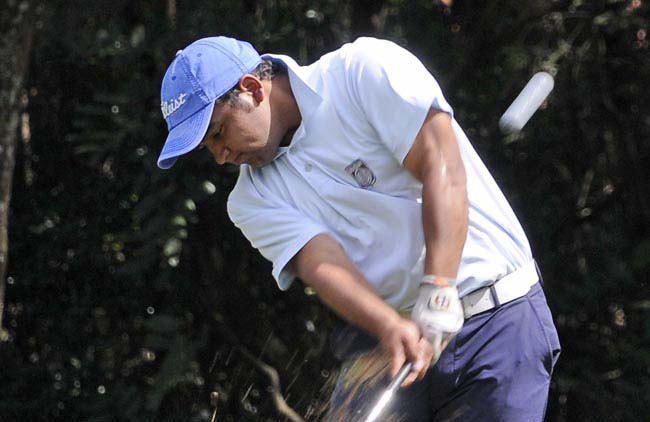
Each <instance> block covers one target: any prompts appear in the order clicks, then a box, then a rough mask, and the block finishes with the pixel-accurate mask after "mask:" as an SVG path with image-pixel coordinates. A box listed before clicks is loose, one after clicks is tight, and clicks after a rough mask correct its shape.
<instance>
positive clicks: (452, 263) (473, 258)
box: [158, 37, 560, 422]
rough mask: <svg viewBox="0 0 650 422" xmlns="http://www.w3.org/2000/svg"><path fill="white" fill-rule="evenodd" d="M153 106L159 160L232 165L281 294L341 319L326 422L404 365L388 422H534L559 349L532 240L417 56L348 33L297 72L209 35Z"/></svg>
mask: <svg viewBox="0 0 650 422" xmlns="http://www.w3.org/2000/svg"><path fill="white" fill-rule="evenodd" d="M161 109H162V113H163V115H164V117H165V119H166V121H167V125H168V128H169V136H168V137H167V140H166V142H165V145H164V147H163V149H162V152H161V154H160V157H159V159H158V165H159V166H160V167H161V168H164V169H165V168H169V167H171V166H172V165H173V164H174V162H175V161H176V160H177V158H178V157H179V156H181V155H183V154H186V153H189V152H190V151H193V150H195V149H198V148H204V149H206V150H208V151H209V152H210V153H211V154H212V156H213V157H214V160H215V161H216V162H217V163H218V164H224V163H232V164H235V165H238V166H239V170H240V173H239V178H238V181H237V184H236V186H235V187H234V189H233V191H232V193H231V194H230V196H229V199H228V213H229V216H230V218H231V219H232V221H233V222H234V224H235V225H236V226H237V227H239V228H240V229H241V230H242V232H243V233H244V235H245V236H246V238H247V239H248V240H249V241H250V242H251V244H252V245H253V247H255V248H256V249H258V250H259V251H260V253H261V254H262V255H263V256H264V257H265V258H266V259H268V260H269V261H271V262H272V264H273V277H274V278H275V280H276V281H277V283H278V286H279V287H280V289H283V290H284V289H287V288H288V287H289V286H290V285H291V283H292V282H294V280H295V279H296V278H300V279H301V280H302V281H303V282H304V283H306V284H307V285H309V286H311V287H312V288H313V289H314V290H315V291H316V292H317V293H318V295H319V297H320V298H321V299H322V301H323V302H325V304H327V305H328V306H329V307H331V308H332V309H333V310H334V311H335V312H337V313H338V314H339V315H340V316H341V317H342V318H343V319H344V320H345V321H347V322H348V323H349V325H347V326H346V327H343V328H341V329H340V330H337V332H336V333H335V334H334V336H333V346H334V350H335V353H336V355H337V356H338V357H339V358H340V359H341V360H342V365H341V372H340V376H339V379H338V382H337V384H336V387H335V389H334V392H333V394H332V398H331V401H330V404H331V409H330V411H329V414H328V415H326V416H325V420H331V421H352V420H356V419H355V418H356V417H357V416H355V415H360V414H363V412H365V411H366V409H365V408H364V406H369V405H371V404H372V403H373V402H374V400H375V399H376V391H377V390H376V389H378V388H380V386H382V385H384V384H382V383H383V382H384V381H385V380H386V379H388V378H390V377H393V376H395V374H396V373H397V372H398V370H399V368H400V367H401V366H402V365H403V364H404V363H405V362H407V361H408V362H411V363H412V364H413V366H412V368H413V369H412V372H411V373H410V375H409V376H408V377H407V379H406V381H405V382H404V384H403V385H404V388H402V389H400V391H399V393H398V395H396V398H395V399H393V401H392V402H391V405H390V407H389V408H388V409H387V411H386V414H385V415H384V416H383V417H382V420H384V421H397V420H399V421H448V420H462V421H512V422H521V421H542V420H543V418H544V413H545V409H546V402H547V397H548V389H549V383H550V378H551V373H552V371H553V366H554V364H555V362H556V360H557V357H558V355H559V352H560V345H559V342H558V337H557V332H556V329H555V327H554V324H553V319H552V317H551V314H550V311H549V309H548V306H547V303H546V299H545V297H544V293H543V291H542V288H541V285H540V283H541V277H540V275H539V272H538V270H537V266H536V264H535V261H534V259H533V255H532V252H531V249H530V245H529V242H528V239H527V238H526V234H525V233H524V231H523V229H522V227H521V225H520V223H519V221H518V220H517V217H516V216H515V214H514V212H513V211H512V209H511V207H510V205H509V204H508V202H507V201H506V199H505V197H504V196H503V194H502V192H501V191H500V189H499V187H498V186H497V184H496V183H495V181H494V179H493V178H492V176H491V175H490V173H489V172H488V170H487V169H486V167H485V166H484V164H483V163H482V162H481V160H480V158H479V157H478V155H477V154H476V152H475V151H474V149H473V147H472V145H471V143H470V142H469V140H468V139H467V136H466V135H465V133H464V132H463V130H462V129H461V127H460V126H459V125H458V123H457V122H456V120H455V119H454V113H453V110H452V108H451V107H450V105H449V104H448V103H447V101H446V100H445V97H444V96H443V93H442V91H441V89H440V87H439V85H438V83H437V82H436V80H435V79H434V78H433V76H432V75H431V74H430V73H429V72H428V71H427V70H426V69H425V67H424V66H423V65H422V63H421V62H420V61H419V60H418V59H417V58H416V57H415V56H414V55H412V54H411V53H409V52H408V51H406V50H405V49H403V48H401V47H399V46H398V45H396V44H394V43H392V42H390V41H386V40H379V39H374V38H359V39H357V40H356V41H354V42H352V43H349V44H345V45H344V46H342V47H341V48H340V49H338V50H336V51H333V52H331V53H329V54H326V55H324V56H323V57H321V58H320V59H319V60H318V61H316V62H315V63H313V64H311V65H309V66H300V65H299V64H297V63H296V62H295V61H294V60H293V59H292V58H290V57H288V56H284V55H275V54H268V55H263V56H260V55H259V54H258V53H257V51H256V50H255V49H254V48H253V47H252V46H251V45H250V44H249V43H247V42H243V41H239V40H235V39H232V38H227V37H212V38H204V39H201V40H198V41H196V42H194V43H192V44H191V45H189V46H188V47H187V48H185V49H184V50H180V51H178V52H177V53H176V57H175V58H174V60H173V61H172V63H171V64H170V66H169V68H168V70H167V72H166V74H165V76H164V79H163V82H162V90H161ZM378 346H379V347H378Z"/></svg>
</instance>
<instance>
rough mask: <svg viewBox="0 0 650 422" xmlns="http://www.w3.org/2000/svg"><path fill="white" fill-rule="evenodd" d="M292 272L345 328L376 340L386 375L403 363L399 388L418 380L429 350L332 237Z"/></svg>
mask: <svg viewBox="0 0 650 422" xmlns="http://www.w3.org/2000/svg"><path fill="white" fill-rule="evenodd" d="M291 265H292V270H293V271H294V273H295V274H296V275H297V276H298V277H300V278H301V279H302V280H303V281H304V282H305V283H307V284H308V285H309V286H311V287H312V288H313V289H314V290H316V292H317V293H318V294H319V296H320V298H321V300H323V301H324V302H325V303H326V304H327V305H328V306H329V307H330V308H332V309H333V310H334V311H336V312H337V313H338V314H339V315H341V316H342V317H343V318H345V319H346V320H347V321H349V322H350V323H352V324H354V325H356V326H357V327H360V328H362V329H364V330H366V331H367V332H368V333H370V334H372V335H374V336H375V337H377V338H378V339H379V341H380V343H381V345H382V347H383V348H384V349H385V350H386V351H387V352H388V353H390V355H391V356H392V363H391V376H395V374H396V373H397V371H398V370H399V368H400V367H401V366H402V365H403V364H404V362H405V361H406V360H409V361H411V362H413V363H414V365H413V366H414V371H413V372H412V373H411V374H410V375H409V377H408V378H407V379H406V381H405V382H404V384H403V385H408V384H410V383H412V382H413V381H414V380H415V379H416V378H422V377H424V374H425V373H426V370H427V369H428V368H429V364H430V362H431V358H432V349H431V345H430V344H429V343H428V342H427V341H426V340H425V339H423V338H421V335H420V331H419V329H418V328H417V326H416V325H415V323H413V322H412V321H411V320H409V319H406V318H402V317H401V316H400V315H399V314H398V313H397V312H396V311H395V310H394V309H393V308H391V307H390V306H389V305H388V304H386V303H385V302H384V301H383V300H382V299H381V298H380V297H379V296H377V294H376V293H375V291H374V289H373V287H372V286H371V285H370V284H369V283H368V281H367V280H366V279H365V278H364V276H363V275H362V274H361V272H359V270H358V269H357V268H356V266H355V265H354V263H352V261H351V260H350V259H349V257H348V255H347V254H346V253H345V251H344V250H343V248H342V247H341V246H340V245H339V243H338V242H337V241H336V240H334V239H333V238H332V237H330V236H329V235H326V234H320V235H318V236H316V237H314V238H313V239H311V240H310V241H309V242H308V243H307V244H306V245H305V246H304V247H303V248H302V249H301V250H300V252H299V253H298V254H297V255H296V256H295V257H294V259H293V260H292V262H291Z"/></svg>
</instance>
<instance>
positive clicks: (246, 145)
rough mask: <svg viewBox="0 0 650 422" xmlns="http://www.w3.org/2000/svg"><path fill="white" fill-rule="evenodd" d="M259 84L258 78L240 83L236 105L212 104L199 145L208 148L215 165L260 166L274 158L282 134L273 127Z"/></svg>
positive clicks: (261, 86) (266, 101)
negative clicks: (241, 87) (209, 119)
mask: <svg viewBox="0 0 650 422" xmlns="http://www.w3.org/2000/svg"><path fill="white" fill-rule="evenodd" d="M249 82H250V81H249ZM263 85H264V84H263V83H262V81H259V79H258V80H257V82H255V81H253V83H252V84H251V85H243V87H244V89H242V92H241V93H240V94H239V100H240V101H239V104H237V105H233V104H230V103H229V102H228V101H224V102H222V103H219V104H217V105H216V106H215V107H214V111H213V112H212V118H211V122H210V126H209V127H208V131H207V132H206V134H205V136H204V137H203V140H202V141H201V146H202V147H205V148H207V149H208V151H210V153H211V154H212V156H213V157H214V160H215V161H216V162H217V163H218V164H224V163H231V164H236V165H239V164H244V163H245V164H250V165H252V166H253V167H261V166H263V165H266V164H268V163H269V162H271V161H272V160H273V158H275V155H276V152H277V150H278V146H279V144H280V140H281V139H282V136H283V134H278V133H275V132H277V130H275V131H274V130H273V129H274V127H275V126H276V125H274V124H273V122H272V119H271V117H272V116H271V109H270V102H269V101H268V97H265V94H264V92H265V91H264V86H263ZM240 86H241V84H240ZM251 87H252V88H251Z"/></svg>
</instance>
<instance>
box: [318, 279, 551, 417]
mask: <svg viewBox="0 0 650 422" xmlns="http://www.w3.org/2000/svg"><path fill="white" fill-rule="evenodd" d="M333 346H334V350H335V354H337V355H338V356H339V357H340V358H343V359H342V360H343V362H342V365H341V372H340V374H339V378H338V380H337V383H336V386H335V389H334V392H333V394H332V397H331V399H330V410H329V413H328V414H327V416H326V417H325V418H324V419H323V420H324V421H337V422H343V421H345V422H348V421H349V422H353V421H362V420H364V417H365V416H366V415H367V414H368V411H369V409H370V408H371V407H372V405H373V404H374V403H375V401H376V400H377V399H378V397H379V395H380V392H381V391H382V389H383V388H385V386H386V385H387V383H388V376H387V369H388V363H389V358H388V356H387V355H385V354H384V353H383V352H382V351H381V350H380V349H379V347H378V345H377V341H376V340H375V339H373V338H372V337H370V336H368V335H367V334H364V333H362V332H361V331H359V330H357V329H354V328H351V327H347V328H346V329H344V330H342V331H341V332H339V333H338V334H337V335H336V336H335V337H334V339H333ZM559 354H560V343H559V340H558V336H557V331H556V329H555V325H554V324H553V318H552V316H551V312H550V310H549V308H548V305H547V303H546V297H545V296H544V292H543V290H542V287H541V286H540V284H539V283H537V284H535V285H534V286H533V287H532V288H531V290H530V291H529V292H528V294H527V295H526V296H523V297H521V298H519V299H515V300H514V301H512V302H509V303H506V304H505V305H502V306H500V307H498V308H495V309H492V310H489V311H486V312H483V313H481V314H478V315H475V316H473V317H472V318H469V319H467V320H466V321H465V325H464V326H463V328H462V330H461V331H460V332H459V333H458V335H456V337H455V338H454V339H453V340H452V341H451V342H450V344H449V345H448V346H447V348H446V349H445V350H444V352H443V353H442V355H441V356H440V359H439V361H438V362H437V363H436V365H435V366H433V367H432V368H431V369H430V370H429V372H428V373H427V376H426V377H425V378H424V379H423V380H421V381H418V382H416V383H414V384H412V385H411V386H409V387H407V388H402V389H400V390H399V391H398V393H397V394H396V395H395V396H394V398H393V400H392V401H391V402H390V404H389V406H388V408H387V409H386V411H385V413H384V415H383V416H382V417H381V420H382V421H383V422H429V421H432V422H441V421H467V422H470V421H481V422H483V421H490V422H524V421H525V422H528V421H531V422H539V421H543V420H544V414H545V411H546V404H547V399H548V390H549V385H550V380H551V374H552V372H553V367H554V366H555V363H556V362H557V359H558V357H559Z"/></svg>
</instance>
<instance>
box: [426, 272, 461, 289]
mask: <svg viewBox="0 0 650 422" xmlns="http://www.w3.org/2000/svg"><path fill="white" fill-rule="evenodd" d="M456 283H457V282H456V279H454V278H449V277H441V276H437V275H435V274H426V275H425V276H424V277H422V281H421V282H420V286H422V285H423V284H433V285H434V286H438V287H456Z"/></svg>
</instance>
